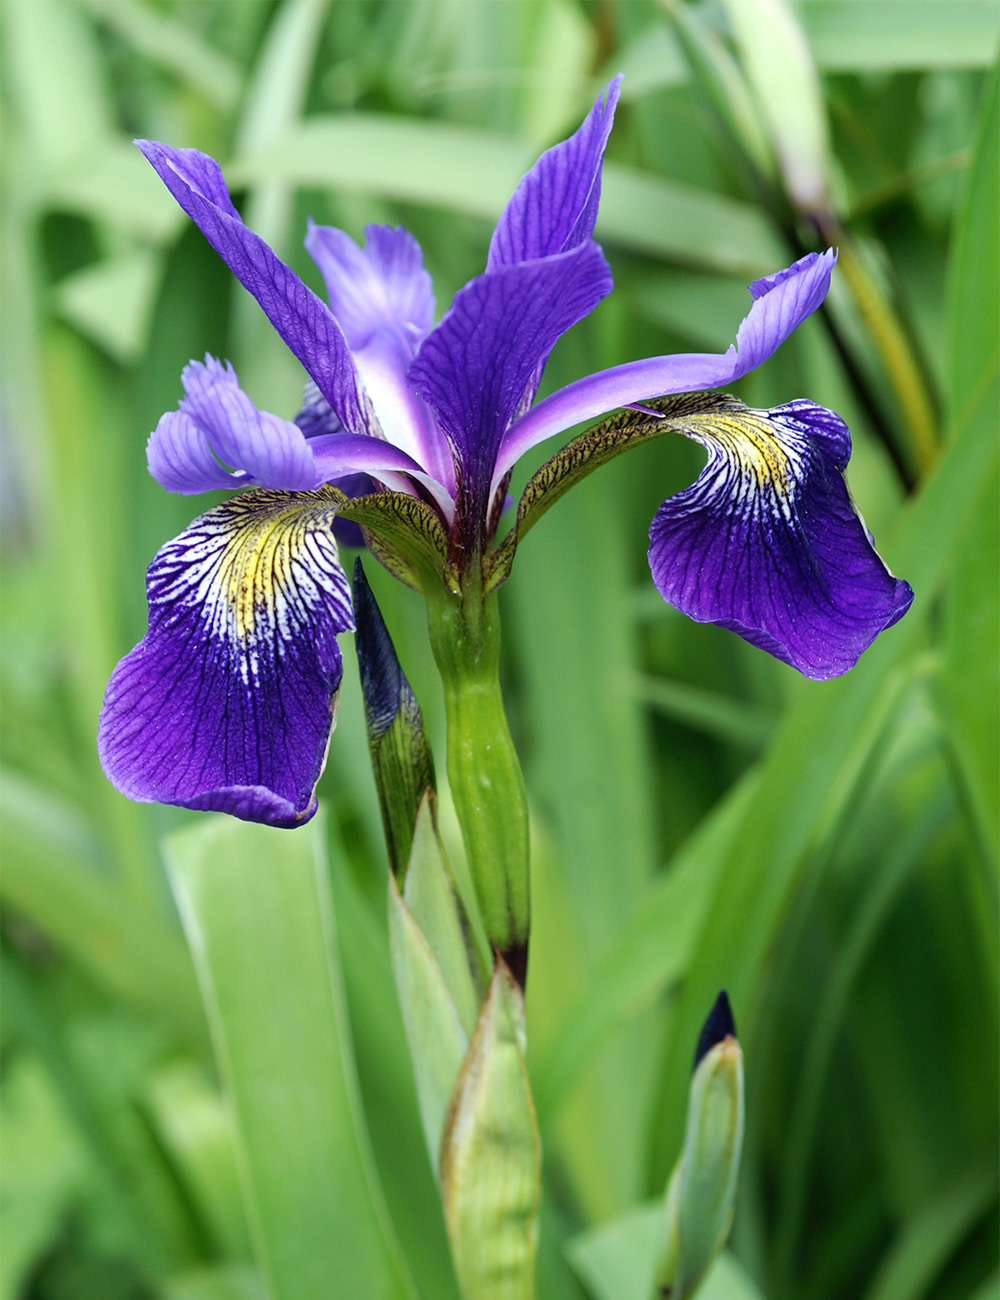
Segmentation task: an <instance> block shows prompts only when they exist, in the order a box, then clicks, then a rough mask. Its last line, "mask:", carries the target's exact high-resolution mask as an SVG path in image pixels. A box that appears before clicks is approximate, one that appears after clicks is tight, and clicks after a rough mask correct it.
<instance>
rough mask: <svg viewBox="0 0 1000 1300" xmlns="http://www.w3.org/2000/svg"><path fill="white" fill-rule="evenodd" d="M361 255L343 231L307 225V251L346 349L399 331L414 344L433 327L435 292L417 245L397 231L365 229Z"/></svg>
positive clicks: (401, 229)
mask: <svg viewBox="0 0 1000 1300" xmlns="http://www.w3.org/2000/svg"><path fill="white" fill-rule="evenodd" d="M365 235H366V236H367V242H366V244H365V247H364V250H362V249H360V248H359V247H358V246H357V244H356V243H355V242H354V240H353V239H351V237H350V235H346V234H345V233H344V231H342V230H337V229H336V228H335V227H334V226H317V225H316V224H315V223H314V222H312V221H310V222H309V229H308V232H307V234H306V250H307V252H308V253H309V256H310V257H311V258H312V259H313V261H314V262H315V263H316V265H317V266H318V267H319V269H320V271H321V273H322V275H323V279H324V280H325V282H326V291H327V297H328V299H329V302H330V310H331V311H332V312H333V314H334V316H335V317H336V318H337V324H338V325H339V326H340V328H341V329H342V330H343V331H344V336H345V338H346V339H347V342H348V343H349V344H350V346H351V349H352V350H354V349H357V348H362V347H364V345H365V344H366V343H367V342H368V339H369V338H370V337H371V335H372V332H373V331H374V330H376V329H378V328H379V327H380V326H384V325H399V326H400V328H401V330H402V331H403V332H404V333H405V334H406V335H408V336H409V337H410V338H411V339H412V340H413V344H414V346H415V344H416V343H417V342H419V340H420V339H421V338H423V336H424V335H425V334H426V333H427V331H428V330H429V329H430V327H431V325H432V324H433V323H434V291H433V289H432V287H431V277H430V274H429V272H428V271H426V270H425V269H424V260H423V254H422V253H421V251H420V245H419V244H418V243H417V241H416V240H415V239H414V238H413V236H412V235H411V234H410V233H409V231H406V230H403V228H402V227H401V226H368V227H366V229H365Z"/></svg>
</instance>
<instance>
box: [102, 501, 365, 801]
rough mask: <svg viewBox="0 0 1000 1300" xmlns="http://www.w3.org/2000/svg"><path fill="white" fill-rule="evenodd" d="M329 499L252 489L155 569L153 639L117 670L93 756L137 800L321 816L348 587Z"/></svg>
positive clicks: (209, 518)
mask: <svg viewBox="0 0 1000 1300" xmlns="http://www.w3.org/2000/svg"><path fill="white" fill-rule="evenodd" d="M333 517H334V510H333V508H332V506H331V504H330V502H329V500H328V499H326V498H324V496H323V495H322V494H320V493H317V494H315V495H312V494H310V495H309V496H308V497H306V496H298V497H292V496H288V495H286V494H284V493H272V492H260V491H258V492H249V493H244V494H242V495H240V496H237V497H234V498H233V499H232V500H231V501H228V502H226V503H225V505H222V506H218V507H216V508H215V509H214V510H210V511H209V512H208V513H207V514H204V515H202V516H201V517H200V518H198V519H196V520H195V521H194V523H193V524H191V526H190V527H189V528H187V529H186V530H185V531H184V532H183V533H182V534H181V535H180V536H179V537H177V538H175V539H174V540H173V541H172V542H168V543H167V545H166V546H164V547H163V548H162V550H161V551H160V552H159V553H158V554H157V556H156V557H155V559H154V560H153V563H152V564H151V565H150V567H149V572H148V575H147V583H146V590H147V597H148V600H149V630H148V632H147V633H146V635H145V636H144V637H143V639H142V641H140V643H139V644H138V645H137V646H136V647H135V649H134V650H132V651H131V652H130V653H129V654H127V655H126V656H125V658H124V659H123V660H122V661H121V662H120V663H119V665H118V667H117V668H116V669H115V671H114V673H113V674H112V677H111V681H110V683H109V684H108V689H107V693H106V695H105V699H104V708H103V710H102V712H101V721H100V728H99V731H98V750H99V753H100V757H101V764H102V766H103V768H104V771H105V773H106V774H107V776H108V778H109V779H110V780H111V782H112V783H113V784H114V785H115V787H116V788H117V789H118V790H120V791H121V792H122V793H123V794H125V795H127V796H128V797H129V798H130V799H136V800H138V801H139V802H143V803H148V802H152V801H158V802H160V803H171V804H179V805H181V806H183V807H186V808H200V809H217V810H220V811H222V812H229V813H232V814H233V815H234V816H236V817H242V818H244V819H246V820H249V821H261V822H266V823H269V824H271V825H275V826H296V825H300V824H301V823H302V822H304V821H307V820H308V819H309V818H310V817H311V816H312V815H313V813H314V812H315V810H316V799H315V795H314V793H313V791H314V789H315V786H316V782H317V781H318V780H319V777H320V774H321V773H322V770H323V766H324V763H325V761H326V749H327V744H328V742H329V737H330V732H331V730H332V728H333V722H334V716H335V711H336V694H337V690H338V687H339V685H340V678H341V658H340V650H339V648H338V646H337V641H336V636H337V633H339V632H344V631H348V630H350V629H351V628H353V626H354V620H353V614H352V611H351V598H350V588H349V585H348V582H347V579H346V577H345V576H344V573H343V571H342V569H341V567H340V563H339V561H338V558H337V547H336V544H335V542H334V541H333V538H332V534H331V532H330V525H331V523H332V522H333Z"/></svg>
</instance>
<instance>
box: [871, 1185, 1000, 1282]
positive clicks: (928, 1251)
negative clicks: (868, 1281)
mask: <svg viewBox="0 0 1000 1300" xmlns="http://www.w3.org/2000/svg"><path fill="white" fill-rule="evenodd" d="M996 1192H997V1171H996V1165H995V1162H994V1161H992V1160H990V1161H989V1162H988V1163H985V1164H984V1165H982V1166H980V1167H977V1168H974V1169H969V1170H965V1171H963V1173H962V1174H961V1175H960V1176H959V1177H958V1178H957V1179H955V1180H954V1181H953V1182H952V1183H951V1185H950V1186H948V1187H944V1188H942V1189H941V1191H940V1193H939V1194H938V1195H937V1196H935V1198H934V1200H933V1201H931V1203H930V1204H929V1205H928V1206H927V1207H926V1208H925V1209H924V1210H923V1211H922V1212H921V1213H920V1214H917V1215H915V1216H914V1217H913V1218H912V1219H911V1220H910V1222H909V1224H907V1226H906V1227H905V1228H904V1229H903V1231H902V1233H901V1234H900V1236H899V1238H898V1239H897V1241H896V1242H895V1244H894V1245H893V1248H892V1250H891V1251H890V1252H889V1253H888V1255H887V1256H886V1258H885V1262H884V1263H883V1265H882V1267H881V1268H880V1269H879V1272H878V1276H877V1277H876V1278H875V1281H874V1282H873V1283H872V1285H871V1287H870V1289H869V1290H868V1292H867V1294H866V1300H921V1297H923V1296H926V1295H929V1294H930V1291H929V1289H928V1288H929V1287H930V1286H931V1285H932V1283H933V1282H934V1281H935V1279H936V1278H937V1277H938V1275H939V1274H940V1272H941V1269H942V1268H944V1266H945V1264H947V1262H948V1260H949V1258H950V1257H951V1255H952V1253H953V1252H954V1251H955V1250H957V1248H958V1247H959V1246H960V1245H961V1244H962V1242H963V1241H964V1240H965V1238H966V1236H967V1235H968V1234H969V1233H970V1232H971V1231H972V1229H973V1228H974V1227H975V1226H976V1224H977V1223H978V1221H979V1219H980V1218H981V1217H982V1216H983V1215H984V1214H985V1213H986V1211H987V1210H988V1209H989V1207H990V1203H991V1201H992V1200H993V1199H994V1197H995V1196H996Z"/></svg>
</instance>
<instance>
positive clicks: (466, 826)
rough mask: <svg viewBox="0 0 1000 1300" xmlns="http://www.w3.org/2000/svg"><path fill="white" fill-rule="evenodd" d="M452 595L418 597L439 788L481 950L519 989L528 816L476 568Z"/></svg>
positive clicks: (493, 610)
mask: <svg viewBox="0 0 1000 1300" xmlns="http://www.w3.org/2000/svg"><path fill="white" fill-rule="evenodd" d="M470 570H474V573H473V572H468V571H467V573H466V575H465V577H466V581H465V583H464V584H463V590H462V592H461V593H460V594H455V593H452V592H449V591H447V590H445V589H443V588H442V590H441V592H440V593H435V594H434V595H433V596H430V597H428V602H427V604H428V616H429V623H430V636H431V645H432V646H433V649H434V657H435V659H436V660H437V664H438V668H439V670H440V672H441V678H442V681H443V683H444V698H445V710H446V716H447V721H448V780H449V783H450V785H451V793H452V797H453V799H454V801H455V809H456V812H457V813H458V820H459V824H460V825H461V827H462V836H463V838H464V840H465V848H466V853H467V854H468V858H469V871H470V873H471V875H472V880H473V882H474V884H475V887H476V894H477V896H478V899H479V907H480V910H481V912H482V916H483V922H484V924H485V926H486V933H487V935H488V937H489V940H490V943H491V944H492V945H493V947H494V948H495V949H496V950H497V951H498V952H500V953H501V954H502V955H503V957H504V959H505V960H506V962H507V964H508V966H509V967H510V968H511V971H512V973H513V974H514V976H515V978H516V979H517V980H518V982H519V983H521V984H523V982H524V974H525V968H526V964H527V948H528V921H529V902H528V808H527V801H526V799H525V793H524V778H523V777H522V775H521V765H520V763H519V762H518V758H517V753H516V752H515V750H514V742H513V741H512V740H511V735H510V729H509V727H508V726H507V717H506V714H505V713H504V707H503V699H502V697H501V694H500V674H499V669H500V617H499V611H498V609H497V597H496V594H495V593H493V594H490V595H484V594H483V591H482V584H481V580H479V571H478V565H471V566H470Z"/></svg>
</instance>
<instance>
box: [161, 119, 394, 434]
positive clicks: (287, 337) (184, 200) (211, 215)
mask: <svg viewBox="0 0 1000 1300" xmlns="http://www.w3.org/2000/svg"><path fill="white" fill-rule="evenodd" d="M135 143H136V144H137V145H138V147H139V148H140V149H141V150H142V152H143V154H145V156H146V158H147V159H148V160H149V162H150V163H151V164H152V166H153V167H154V168H155V170H156V172H157V174H158V175H159V177H160V179H161V180H162V181H163V183H164V184H165V185H166V187H167V189H168V190H169V191H170V193H171V194H172V195H173V196H174V198H175V199H176V200H177V202H178V203H179V204H180V206H181V207H182V208H183V209H184V211H185V212H186V213H187V215H188V216H189V217H190V218H191V220H192V221H194V222H195V224H196V225H197V226H198V227H199V229H200V230H201V232H202V234H203V235H204V236H205V238H206V239H207V240H208V242H209V243H210V244H211V245H212V247H213V248H214V249H215V251H216V252H217V253H218V254H219V256H220V257H221V258H222V260H223V261H224V262H225V263H226V265H227V266H228V267H229V269H230V270H231V271H232V273H233V274H234V275H235V276H236V278H237V279H238V280H239V281H240V283H241V284H242V285H243V286H244V288H246V289H249V291H250V292H251V293H252V294H253V296H254V297H255V298H256V299H257V301H258V302H259V303H260V305H261V307H262V308H263V309H264V312H265V314H266V316H267V318H268V320H270V322H271V324H272V325H273V326H274V328H275V329H276V330H277V331H278V333H279V334H280V336H281V337H282V339H284V341H285V343H286V344H287V345H288V347H289V348H290V349H291V351H292V352H293V353H294V354H295V356H296V357H298V359H299V360H300V361H301V362H302V364H303V366H305V368H306V370H307V371H308V373H309V374H310V375H311V376H312V378H313V379H314V380H315V381H316V384H317V386H318V388H319V390H320V392H321V393H322V394H323V396H324V397H325V398H326V399H327V401H328V402H329V403H330V405H331V406H332V407H333V409H334V410H335V411H336V412H337V415H338V416H339V418H340V419H341V421H342V422H343V424H344V426H345V427H346V428H348V429H352V430H354V431H355V432H362V431H368V432H370V433H377V432H378V430H377V427H376V424H375V421H374V417H373V414H372V411H371V409H370V406H369V403H368V401H367V397H366V395H365V393H364V390H363V388H361V386H360V385H359V384H358V381H357V375H356V373H355V370H354V364H353V362H352V361H351V355H350V352H349V350H348V347H347V342H346V340H345V339H344V336H343V334H342V333H341V331H340V328H339V326H338V325H337V322H336V321H335V320H334V318H333V315H332V314H331V313H330V311H329V309H328V308H327V307H326V306H325V304H324V303H323V302H321V301H320V299H319V298H317V297H316V295H315V294H314V293H313V291H312V290H311V289H309V288H307V287H306V285H304V284H303V283H302V281H301V280H300V279H299V277H298V276H297V275H296V274H295V272H294V271H293V270H291V268H290V267H288V266H286V265H285V263H284V262H282V261H281V260H280V258H278V257H276V256H275V254H274V253H273V252H272V251H271V249H270V248H268V246H267V244H265V243H264V241H263V240H262V239H261V238H260V237H259V236H258V235H255V234H254V233H253V231H252V230H249V229H248V228H247V227H246V226H245V225H244V224H243V222H242V220H241V219H240V215H239V213H238V212H237V211H236V209H235V208H234V207H233V205H232V202H231V200H230V198H229V191H228V190H227V188H226V183H225V181H224V180H223V178H222V172H221V171H220V169H219V165H218V163H217V162H215V160H214V159H212V158H209V156H208V155H207V154H204V153H202V152H201V151H200V150H198V149H171V148H169V147H168V146H166V145H162V144H157V143H156V142H155V141H151V140H136V142H135Z"/></svg>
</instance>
